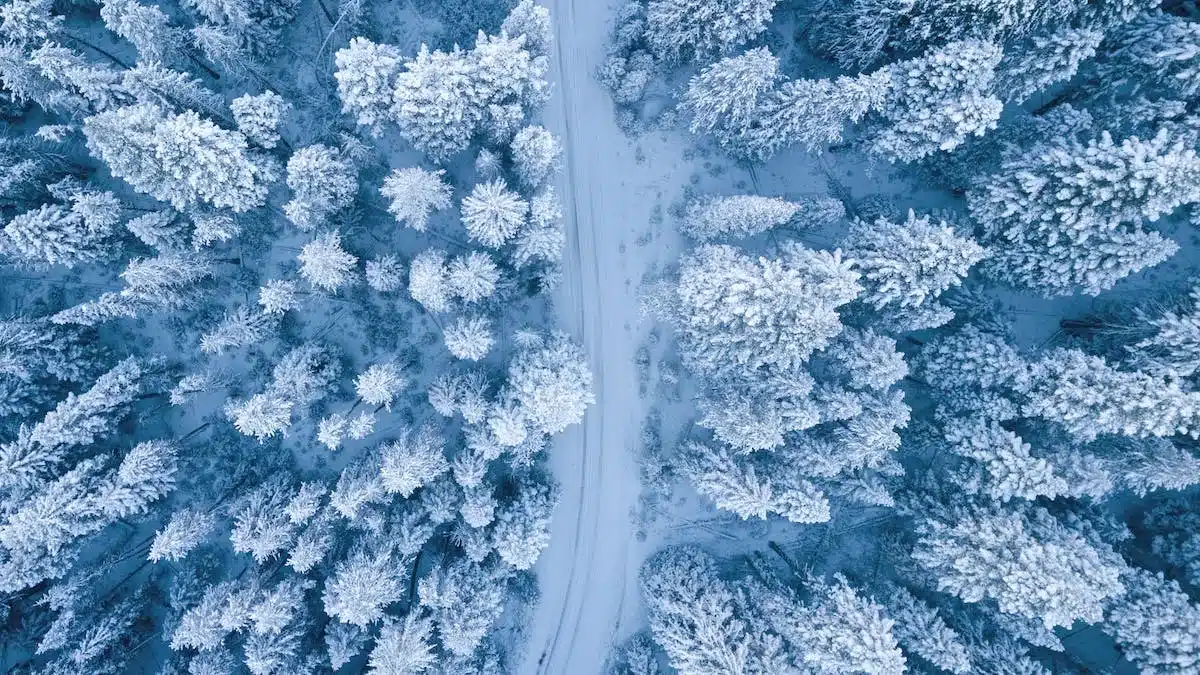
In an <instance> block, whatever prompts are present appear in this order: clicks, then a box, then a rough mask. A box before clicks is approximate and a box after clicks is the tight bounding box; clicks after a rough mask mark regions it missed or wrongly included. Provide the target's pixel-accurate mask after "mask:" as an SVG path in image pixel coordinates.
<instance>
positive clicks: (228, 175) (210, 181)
mask: <svg viewBox="0 0 1200 675" xmlns="http://www.w3.org/2000/svg"><path fill="white" fill-rule="evenodd" d="M83 133H84V135H85V136H87V142H88V149H89V150H90V151H91V152H92V154H93V155H95V156H96V157H97V158H99V159H101V160H103V161H104V163H105V164H107V165H108V168H109V170H110V171H111V172H112V173H113V175H114V176H116V177H118V178H121V179H124V180H125V181H126V182H127V183H129V184H130V185H131V186H133V188H134V189H135V190H137V191H139V192H143V193H145V194H148V195H150V196H152V197H154V198H155V199H160V200H163V201H168V202H170V203H171V205H172V206H174V207H175V208H176V209H179V210H186V209H188V208H189V207H192V206H196V205H198V204H200V203H207V204H211V205H212V206H216V207H227V208H229V209H232V210H233V211H235V212H241V211H246V210H249V209H252V208H255V207H258V206H261V205H262V204H263V203H264V202H265V200H266V195H267V184H268V183H270V182H272V181H273V180H274V179H275V170H274V169H273V168H272V167H271V166H270V164H269V163H268V162H264V161H263V160H262V159H261V158H256V157H252V156H251V155H250V154H249V153H248V152H247V144H246V138H245V136H242V134H241V133H239V132H236V131H227V130H225V129H221V128H220V127H218V126H217V125H215V124H213V123H212V122H210V121H208V120H205V119H202V118H201V117H200V116H199V115H198V114H196V113H195V112H194V111H191V110H189V111H185V112H183V113H181V114H178V115H172V114H168V113H166V112H164V111H163V110H162V109H160V108H158V107H156V106H152V105H146V104H139V105H135V106H129V107H124V108H117V109H114V110H108V111H105V112H102V113H100V114H98V115H94V116H92V117H89V118H87V119H86V120H84V124H83Z"/></svg>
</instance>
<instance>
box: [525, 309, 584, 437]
mask: <svg viewBox="0 0 1200 675" xmlns="http://www.w3.org/2000/svg"><path fill="white" fill-rule="evenodd" d="M508 385H509V386H510V387H511V388H512V392H513V396H514V398H515V399H516V401H517V402H518V404H519V405H520V411H521V415H522V417H523V418H524V419H525V420H527V421H528V422H529V423H530V424H532V425H533V427H534V428H535V429H538V430H539V431H541V432H543V433H546V434H556V433H558V432H560V431H562V430H564V429H566V428H567V427H569V426H571V425H572V424H578V423H579V422H580V421H582V420H583V414H584V411H586V410H587V407H588V406H589V405H591V404H593V403H595V396H594V395H593V393H592V373H591V370H590V369H589V368H588V364H587V360H586V357H585V355H584V353H583V350H581V349H580V348H579V346H578V345H577V344H575V342H574V341H573V340H572V339H571V338H570V337H569V336H568V335H567V334H566V333H557V332H556V333H552V334H551V335H549V336H547V338H546V340H545V343H544V344H543V345H541V346H538V347H531V348H527V349H523V350H521V351H519V352H518V353H517V355H516V356H515V357H513V359H512V361H511V362H510V363H509V366H508Z"/></svg>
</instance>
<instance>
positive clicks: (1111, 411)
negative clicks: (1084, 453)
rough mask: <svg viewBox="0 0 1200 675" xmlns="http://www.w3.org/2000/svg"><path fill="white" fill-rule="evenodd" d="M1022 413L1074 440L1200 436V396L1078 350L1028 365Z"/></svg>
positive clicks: (1054, 353) (1059, 352)
mask: <svg viewBox="0 0 1200 675" xmlns="http://www.w3.org/2000/svg"><path fill="white" fill-rule="evenodd" d="M1032 372H1033V383H1034V384H1033V387H1032V389H1031V390H1030V392H1029V399H1028V402H1027V403H1026V405H1025V406H1024V409H1023V411H1022V412H1023V413H1024V414H1025V415H1027V416H1031V417H1041V418H1044V419H1046V420H1049V421H1051V422H1057V423H1059V424H1062V425H1063V426H1064V427H1065V428H1066V429H1067V430H1068V431H1069V432H1071V433H1072V434H1073V435H1075V436H1076V437H1077V438H1079V439H1081V440H1084V441H1090V440H1094V439H1095V438H1096V437H1097V436H1099V435H1101V434H1119V435H1125V436H1132V437H1136V438H1144V437H1149V436H1160V437H1164V436H1173V435H1175V434H1187V435H1190V436H1193V437H1195V436H1197V435H1198V434H1200V393H1197V392H1193V391H1186V390H1184V389H1183V388H1181V387H1180V385H1179V383H1178V382H1174V381H1171V380H1168V379H1165V378H1161V377H1154V376H1152V375H1148V374H1146V373H1140V372H1128V371H1120V370H1117V369H1115V368H1113V367H1112V366H1110V365H1109V364H1108V363H1107V362H1105V360H1104V359H1102V358H1100V357H1098V356H1091V355H1088V354H1086V353H1084V352H1082V351H1080V350H1078V349H1056V350H1054V351H1052V352H1050V353H1049V354H1047V355H1046V356H1045V357H1044V358H1042V359H1041V360H1040V361H1039V362H1037V363H1036V364H1035V365H1034V366H1033V371H1032Z"/></svg>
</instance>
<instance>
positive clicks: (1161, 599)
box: [1103, 568, 1200, 674]
mask: <svg viewBox="0 0 1200 675" xmlns="http://www.w3.org/2000/svg"><path fill="white" fill-rule="evenodd" d="M1121 579H1122V581H1123V583H1124V585H1125V593H1124V594H1123V595H1121V596H1120V597H1118V598H1116V599H1115V600H1114V601H1113V602H1112V604H1111V606H1110V608H1109V610H1108V613H1107V615H1106V616H1105V619H1104V623H1103V626H1104V629H1105V630H1106V631H1107V632H1108V633H1109V634H1110V635H1112V636H1113V639H1114V641H1116V643H1117V646H1118V648H1119V649H1120V650H1121V653H1122V654H1123V655H1124V656H1125V658H1127V659H1129V660H1130V661H1131V662H1132V663H1133V664H1134V665H1135V666H1137V668H1138V670H1139V672H1143V673H1164V674H1165V673H1186V672H1188V671H1190V670H1193V669H1195V668H1197V667H1200V607H1197V606H1196V605H1195V604H1193V603H1192V602H1191V600H1190V599H1189V598H1188V596H1187V595H1186V594H1185V593H1184V592H1183V591H1182V590H1181V589H1180V588H1179V584H1178V583H1176V582H1175V581H1171V580H1167V579H1164V578H1163V576H1162V574H1161V573H1160V574H1151V573H1150V572H1147V571H1146V570H1141V569H1137V568H1130V569H1129V570H1127V571H1126V573H1125V574H1124V575H1122V577H1121Z"/></svg>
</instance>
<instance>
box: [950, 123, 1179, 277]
mask: <svg viewBox="0 0 1200 675" xmlns="http://www.w3.org/2000/svg"><path fill="white" fill-rule="evenodd" d="M1135 167H1136V168H1135ZM1198 199H1200V157H1198V156H1197V154H1196V152H1195V151H1194V150H1193V149H1191V148H1190V147H1188V146H1187V145H1186V144H1185V143H1184V142H1183V139H1182V138H1180V134H1178V133H1174V132H1172V131H1170V130H1168V129H1166V128H1163V129H1161V130H1160V131H1159V132H1158V134H1156V135H1155V136H1154V137H1153V138H1151V139H1149V140H1142V139H1139V138H1137V137H1130V138H1126V139H1124V140H1123V141H1121V142H1120V143H1119V144H1118V143H1116V142H1115V141H1114V140H1113V138H1112V137H1111V136H1110V135H1109V134H1108V133H1107V132H1105V133H1101V135H1100V137H1099V139H1093V140H1089V141H1088V142H1086V143H1081V142H1079V141H1076V140H1074V139H1055V140H1052V141H1051V142H1050V143H1048V144H1045V145H1041V146H1038V147H1036V148H1035V149H1034V150H1033V151H1031V152H1026V153H1021V154H1020V155H1018V156H1015V157H1013V158H1012V159H1010V160H1009V161H1007V162H1005V163H1004V165H1003V166H1002V167H1001V170H1000V172H999V173H997V174H995V175H992V176H990V177H988V178H985V179H983V180H981V181H980V184H979V187H977V188H976V189H974V190H972V191H971V192H970V193H968V206H969V207H970V210H971V215H972V217H974V218H975V220H976V221H977V222H979V223H980V224H981V225H982V227H983V230H984V232H985V237H984V239H983V243H984V244H985V245H988V246H991V247H992V248H993V249H995V250H996V255H995V256H994V257H993V258H992V260H991V262H990V264H989V265H988V269H989V271H990V272H991V273H992V274H993V275H994V276H995V277H997V278H999V279H1001V280H1003V281H1006V282H1009V283H1012V284H1015V285H1018V286H1021V287H1024V288H1030V289H1034V290H1038V291H1040V292H1042V293H1044V294H1046V295H1047V296H1054V295H1067V294H1070V293H1073V292H1076V291H1083V292H1085V293H1088V294H1091V295H1096V294H1098V293H1100V292H1101V291H1103V290H1105V289H1107V288H1110V287H1112V285H1113V284H1115V283H1116V282H1117V281H1119V280H1120V279H1122V278H1123V277H1125V276H1127V275H1129V274H1131V273H1133V272H1136V271H1138V270H1140V269H1143V268H1144V267H1147V266H1149V265H1153V264H1157V263H1158V262H1161V261H1162V260H1164V259H1166V258H1167V257H1169V256H1170V255H1171V254H1173V253H1174V252H1175V250H1177V247H1175V245H1174V242H1170V241H1168V240H1165V239H1163V238H1162V237H1161V236H1160V235H1158V234H1157V233H1154V232H1149V233H1148V232H1144V231H1142V230H1141V223H1145V222H1148V221H1154V220H1157V219H1158V218H1160V217H1161V216H1163V215H1166V214H1168V213H1170V212H1171V211H1173V210H1174V209H1176V208H1178V207H1179V206H1181V205H1184V204H1190V203H1193V202H1195V201H1197V200H1198Z"/></svg>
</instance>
